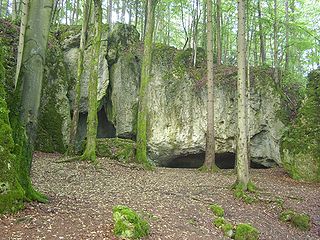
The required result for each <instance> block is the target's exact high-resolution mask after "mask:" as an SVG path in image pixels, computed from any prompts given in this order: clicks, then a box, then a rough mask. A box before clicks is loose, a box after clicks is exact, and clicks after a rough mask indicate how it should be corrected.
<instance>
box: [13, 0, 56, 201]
mask: <svg viewBox="0 0 320 240" xmlns="http://www.w3.org/2000/svg"><path fill="white" fill-rule="evenodd" d="M52 6H53V0H43V1H31V2H30V3H29V11H28V21H27V26H26V32H25V40H24V51H23V55H22V65H21V70H20V75H19V81H18V85H17V88H16V92H15V95H16V96H17V98H19V97H18V96H21V99H20V100H18V102H19V104H20V107H21V108H20V116H19V119H20V123H21V125H22V128H20V127H19V126H20V124H16V125H17V126H15V128H16V129H15V131H17V132H18V131H20V132H19V133H18V134H15V139H14V140H15V143H16V144H18V145H19V146H20V147H21V152H20V153H19V156H18V157H17V158H19V166H18V168H17V171H18V174H19V182H20V184H21V186H22V187H23V189H24V190H25V194H26V198H27V199H29V200H38V201H46V198H45V197H44V196H43V195H41V194H39V193H38V192H36V191H35V190H34V189H33V187H32V184H31V180H30V169H31V162H32V153H33V148H34V141H35V138H36V133H37V119H38V111H39V106H40V97H41V89H42V78H43V69H44V65H45V55H46V54H45V53H46V48H47V43H48V35H49V28H50V18H51V10H52ZM18 128H19V129H20V130H18Z"/></svg>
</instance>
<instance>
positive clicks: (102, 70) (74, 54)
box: [64, 32, 109, 112]
mask: <svg viewBox="0 0 320 240" xmlns="http://www.w3.org/2000/svg"><path fill="white" fill-rule="evenodd" d="M103 35H104V36H103V39H106V32H105V33H104V34H103ZM70 39H72V46H74V41H75V40H74V38H72V36H70V37H69V38H67V39H66V41H67V43H65V45H68V46H69V45H70V44H71V43H69V41H71V40H70ZM75 39H76V40H77V41H78V45H77V47H73V48H68V47H65V48H66V49H67V50H66V51H65V52H64V59H65V63H66V65H67V67H68V70H69V73H70V77H71V78H72V79H73V81H74V82H75V81H76V79H77V69H78V58H79V44H80V38H75ZM106 55H107V43H106V41H102V45H101V51H100V56H99V59H100V61H99V73H98V78H99V80H98V88H97V90H98V101H99V102H100V103H102V100H103V98H104V96H105V95H106V93H107V88H108V85H109V68H108V62H107V59H106ZM90 59H91V46H89V47H88V48H87V49H86V50H85V53H84V68H83V69H84V71H83V74H82V78H81V98H80V112H87V111H88V88H89V85H88V84H89V78H90ZM74 95H75V92H74V86H73V88H72V89H71V92H70V97H71V102H73V101H74Z"/></svg>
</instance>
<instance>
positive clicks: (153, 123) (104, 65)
mask: <svg viewBox="0 0 320 240" xmlns="http://www.w3.org/2000/svg"><path fill="white" fill-rule="evenodd" d="M74 35H75V36H68V37H67V38H65V39H64V40H63V41H62V43H61V45H62V46H63V54H64V60H63V61H64V62H63V64H64V66H66V71H67V73H68V76H69V77H70V78H71V80H70V81H65V83H63V84H67V86H65V89H69V91H68V93H67V94H65V96H68V99H69V100H67V99H64V101H65V102H66V103H68V106H71V105H70V104H71V102H72V95H73V94H72V93H73V89H72V88H73V87H74V86H73V84H72V78H74V77H75V72H76V69H75V68H76V66H77V57H76V55H77V51H78V43H77V42H78V41H79V38H77V37H76V34H74ZM106 39H107V40H108V41H107V44H105V48H104V50H103V51H102V52H101V56H100V59H101V66H100V72H99V76H100V77H99V87H98V88H99V89H98V92H99V100H100V107H99V109H98V116H99V129H98V137H121V138H131V139H134V137H135V131H136V130H135V127H136V116H137V104H138V88H139V79H140V63H141V58H142V49H143V47H142V46H141V44H140V43H139V34H138V32H137V31H136V30H135V29H134V28H133V27H130V26H127V25H123V24H117V25H116V26H115V27H114V28H113V31H112V32H111V33H110V34H109V35H108V38H106ZM88 51H89V48H88V50H87V52H88ZM198 52H199V58H198V63H197V66H196V67H192V66H191V65H192V64H191V61H190V57H191V51H190V50H186V51H180V50H177V49H175V48H172V47H167V46H161V45H155V50H154V57H153V69H152V78H151V81H150V85H149V110H148V156H149V158H150V159H151V160H152V161H154V162H155V163H156V164H158V165H163V166H166V165H168V164H169V163H170V162H171V161H174V159H176V158H178V157H182V156H188V155H192V154H201V153H203V152H204V149H205V131H206V101H207V100H206V99H207V96H206V94H207V93H206V92H207V91H206V89H205V88H206V82H205V79H206V76H205V73H206V71H205V56H204V53H203V50H201V49H199V51H198ZM86 59H87V60H86V61H87V62H89V61H90V55H89V52H88V53H86ZM49 67H50V66H49ZM215 73H216V74H215V81H216V85H215V106H216V108H215V123H216V125H215V127H216V132H217V134H216V135H217V136H216V137H217V146H216V148H217V149H216V150H217V152H218V153H235V152H236V149H235V146H236V144H235V139H236V104H237V100H236V78H237V72H236V68H235V67H227V66H220V67H217V66H216V67H215ZM250 75H251V77H250V96H249V105H250V109H249V116H250V119H249V126H250V138H251V157H252V160H253V161H254V162H257V163H259V164H262V165H264V166H271V165H273V164H275V163H280V150H279V146H280V140H281V136H282V131H283V127H284V125H283V124H282V122H281V121H280V120H279V119H278V117H277V112H278V111H279V108H280V96H279V94H278V92H277V90H276V87H275V86H274V83H273V80H272V79H271V77H270V76H271V75H272V74H271V72H270V71H269V70H268V69H258V68H252V69H251V70H250ZM82 82H83V87H82V100H81V115H80V122H79V126H78V129H79V136H78V137H79V143H80V142H81V140H82V139H83V138H84V136H85V125H86V121H85V119H86V111H87V107H86V106H87V105H86V90H85V89H86V88H87V84H86V83H87V75H86V74H84V77H83V80H82ZM60 106H61V107H63V108H67V110H66V111H65V112H68V111H70V110H71V108H70V107H65V106H66V105H65V104H62V103H61V104H60ZM58 111H59V110H58ZM57 114H59V113H57ZM62 134H63V135H66V134H68V131H64V132H63V133H62ZM64 138H67V137H66V136H65V137H64Z"/></svg>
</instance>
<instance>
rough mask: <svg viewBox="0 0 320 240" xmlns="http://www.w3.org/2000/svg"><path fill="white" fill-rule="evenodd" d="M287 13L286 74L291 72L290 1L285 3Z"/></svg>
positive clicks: (287, 0)
mask: <svg viewBox="0 0 320 240" xmlns="http://www.w3.org/2000/svg"><path fill="white" fill-rule="evenodd" d="M285 12H286V20H285V21H286V23H285V26H286V50H285V51H286V57H285V58H286V59H285V66H284V70H285V72H288V71H289V60H290V50H289V0H286V2H285Z"/></svg>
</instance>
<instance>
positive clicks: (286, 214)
mask: <svg viewBox="0 0 320 240" xmlns="http://www.w3.org/2000/svg"><path fill="white" fill-rule="evenodd" d="M279 219H280V221H282V222H290V223H291V224H292V225H293V226H295V227H296V228H298V229H300V230H302V231H308V230H309V229H310V228H311V220H310V216H309V215H308V214H304V213H297V212H295V211H293V210H291V209H287V210H284V211H283V212H281V213H280V216H279Z"/></svg>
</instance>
